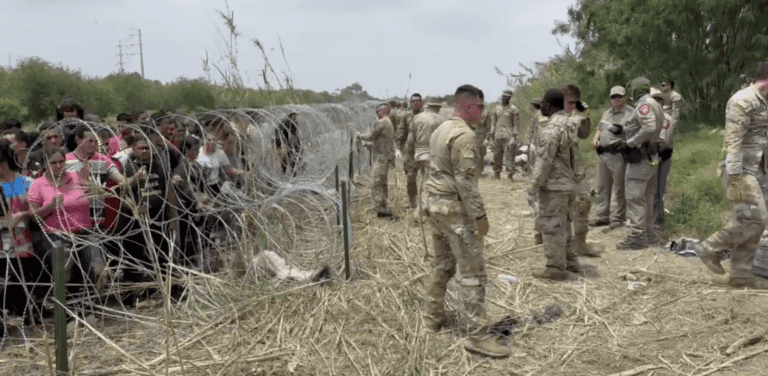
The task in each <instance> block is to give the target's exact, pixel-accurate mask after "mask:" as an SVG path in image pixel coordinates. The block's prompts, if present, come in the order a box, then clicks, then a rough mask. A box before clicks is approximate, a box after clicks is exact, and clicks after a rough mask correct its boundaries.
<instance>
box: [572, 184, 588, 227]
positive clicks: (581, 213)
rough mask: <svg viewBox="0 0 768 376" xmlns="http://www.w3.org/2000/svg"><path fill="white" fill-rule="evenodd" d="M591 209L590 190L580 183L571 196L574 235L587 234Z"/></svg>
mask: <svg viewBox="0 0 768 376" xmlns="http://www.w3.org/2000/svg"><path fill="white" fill-rule="evenodd" d="M591 209H592V200H591V199H590V197H589V190H588V189H587V187H586V186H585V185H584V184H580V185H578V186H577V187H576V189H575V191H574V192H573V196H572V197H571V205H570V213H569V219H570V220H571V224H572V228H573V234H574V235H578V234H586V233H587V232H588V231H589V224H588V223H589V211H590V210H591Z"/></svg>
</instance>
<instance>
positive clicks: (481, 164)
mask: <svg viewBox="0 0 768 376" xmlns="http://www.w3.org/2000/svg"><path fill="white" fill-rule="evenodd" d="M484 140H485V135H484V134H477V133H475V146H477V154H478V155H477V162H476V163H477V167H476V169H477V176H478V177H480V176H482V175H483V171H485V154H487V153H488V148H486V147H485V145H483V141H484Z"/></svg>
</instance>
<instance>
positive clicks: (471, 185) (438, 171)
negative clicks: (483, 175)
mask: <svg viewBox="0 0 768 376" xmlns="http://www.w3.org/2000/svg"><path fill="white" fill-rule="evenodd" d="M476 155H477V145H476V144H475V131H474V130H473V129H472V128H470V126H469V125H468V124H467V123H466V122H465V121H464V120H463V119H460V118H457V117H452V118H450V119H449V120H447V121H445V122H443V123H442V124H440V126H439V127H437V129H436V130H435V131H434V132H433V133H432V138H431V139H430V141H429V170H430V176H429V180H428V181H427V182H426V183H425V184H424V190H425V191H426V192H427V193H429V194H434V195H451V194H457V195H458V197H459V199H460V200H461V202H462V203H463V205H464V208H465V209H466V211H467V213H468V214H469V215H470V216H471V217H473V218H479V217H481V216H483V215H485V206H484V205H483V199H482V198H481V197H480V191H479V190H478V188H477V175H478V174H477V171H475V167H476V164H475V156H476Z"/></svg>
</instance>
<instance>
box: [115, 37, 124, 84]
mask: <svg viewBox="0 0 768 376" xmlns="http://www.w3.org/2000/svg"><path fill="white" fill-rule="evenodd" d="M117 48H118V49H120V52H119V53H118V55H119V56H120V70H119V71H117V74H119V75H121V76H122V75H123V72H124V70H123V41H119V42H117Z"/></svg>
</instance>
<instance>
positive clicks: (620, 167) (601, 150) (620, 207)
mask: <svg viewBox="0 0 768 376" xmlns="http://www.w3.org/2000/svg"><path fill="white" fill-rule="evenodd" d="M630 122H637V115H636V114H635V109H634V108H632V106H629V105H624V108H623V109H622V110H621V111H618V112H617V111H616V110H614V108H613V107H611V108H609V109H607V110H605V112H604V113H603V117H602V119H601V120H600V123H599V124H598V132H599V141H598V142H599V143H598V149H597V154H598V160H599V167H598V186H597V197H596V198H595V221H596V222H598V223H600V222H608V223H610V224H611V225H614V226H617V225H620V224H623V223H624V220H625V219H626V211H627V203H626V201H625V199H624V173H625V172H626V169H627V164H626V163H625V162H624V157H623V156H622V155H621V152H620V151H618V150H617V149H615V144H616V142H618V141H621V140H624V141H626V140H627V137H626V132H624V129H626V128H627V127H635V128H636V127H637V126H636V125H631V124H629V123H630ZM614 124H616V125H620V126H621V128H620V129H619V130H618V134H616V133H614V132H616V130H614V131H611V130H610V129H611V127H612V126H613V125H614Z"/></svg>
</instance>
